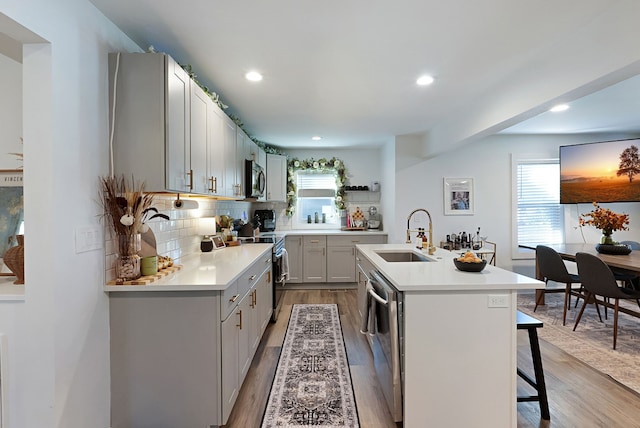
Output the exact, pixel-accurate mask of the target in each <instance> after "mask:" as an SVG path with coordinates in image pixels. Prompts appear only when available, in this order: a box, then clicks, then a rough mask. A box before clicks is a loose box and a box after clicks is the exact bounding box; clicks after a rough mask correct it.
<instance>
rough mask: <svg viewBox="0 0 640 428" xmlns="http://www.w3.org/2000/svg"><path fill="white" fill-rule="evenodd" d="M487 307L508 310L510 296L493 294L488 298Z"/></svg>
mask: <svg viewBox="0 0 640 428" xmlns="http://www.w3.org/2000/svg"><path fill="white" fill-rule="evenodd" d="M487 300H488V303H487V306H488V307H489V308H508V307H509V295H508V294H493V295H491V294H490V295H489V297H488V298H487Z"/></svg>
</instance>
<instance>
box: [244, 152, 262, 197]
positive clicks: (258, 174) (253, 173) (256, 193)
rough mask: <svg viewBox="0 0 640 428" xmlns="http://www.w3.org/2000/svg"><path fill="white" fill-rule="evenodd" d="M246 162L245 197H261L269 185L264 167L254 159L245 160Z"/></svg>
mask: <svg viewBox="0 0 640 428" xmlns="http://www.w3.org/2000/svg"><path fill="white" fill-rule="evenodd" d="M244 163H245V167H244V173H245V180H244V182H245V197H246V198H255V199H257V198H261V197H262V196H264V191H265V188H266V186H267V177H266V176H265V174H264V169H263V168H262V167H261V166H260V165H258V164H257V163H256V162H255V161H252V160H245V161H244Z"/></svg>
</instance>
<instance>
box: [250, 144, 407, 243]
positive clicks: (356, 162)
mask: <svg viewBox="0 0 640 428" xmlns="http://www.w3.org/2000/svg"><path fill="white" fill-rule="evenodd" d="M286 154H287V155H288V156H289V158H290V159H291V158H297V159H311V158H313V159H321V158H326V159H331V158H332V157H335V158H337V159H340V160H341V161H342V162H344V164H345V166H346V168H347V185H349V186H354V185H355V186H371V183H373V182H374V181H377V182H379V183H380V188H381V192H380V195H381V196H380V202H371V203H369V202H363V203H353V204H351V203H347V209H349V210H350V211H351V212H353V211H354V210H355V208H356V205H358V206H360V208H361V209H362V211H363V212H364V213H365V216H367V215H368V214H367V210H368V208H369V207H370V206H372V205H375V206H376V207H377V208H378V212H379V214H381V215H382V221H383V228H384V229H385V230H386V225H387V215H388V212H387V211H388V209H391V208H392V206H385V205H384V201H385V200H387V199H388V198H390V197H391V195H392V194H393V189H394V186H393V183H392V182H386V180H387V179H389V178H391V179H393V178H394V176H393V174H389V172H388V167H389V165H391V166H393V162H392V163H390V164H389V163H387V160H384V161H383V159H382V149H381V148H380V147H367V148H357V149H335V148H331V149H325V150H321V149H309V150H304V149H296V150H287V151H286ZM385 168H387V169H385ZM385 198H386V199H385ZM257 205H260V206H256V204H254V208H265V209H275V210H276V217H277V225H276V227H277V229H279V230H287V229H291V228H293V225H292V222H291V220H290V219H289V218H287V217H286V215H285V209H286V204H281V203H275V204H270V203H267V204H257Z"/></svg>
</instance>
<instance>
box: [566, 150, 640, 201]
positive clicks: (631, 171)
mask: <svg viewBox="0 0 640 428" xmlns="http://www.w3.org/2000/svg"><path fill="white" fill-rule="evenodd" d="M636 201H640V139H635V140H621V141H606V142H602V143H590V144H577V145H574V146H561V147H560V203H562V204H575V203H591V202H636Z"/></svg>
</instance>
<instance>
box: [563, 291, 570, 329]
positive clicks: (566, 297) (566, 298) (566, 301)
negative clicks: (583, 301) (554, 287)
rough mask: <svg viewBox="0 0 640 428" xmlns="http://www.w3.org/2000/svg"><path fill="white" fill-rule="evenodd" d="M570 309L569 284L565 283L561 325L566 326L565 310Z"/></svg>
mask: <svg viewBox="0 0 640 428" xmlns="http://www.w3.org/2000/svg"><path fill="white" fill-rule="evenodd" d="M569 307H571V283H570V282H567V287H566V288H565V291H564V308H563V310H562V325H567V308H569Z"/></svg>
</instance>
